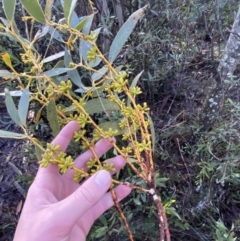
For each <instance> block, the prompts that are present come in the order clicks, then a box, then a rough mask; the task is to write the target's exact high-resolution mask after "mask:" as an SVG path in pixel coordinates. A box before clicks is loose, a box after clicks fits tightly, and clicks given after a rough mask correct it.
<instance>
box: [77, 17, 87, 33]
mask: <svg viewBox="0 0 240 241" xmlns="http://www.w3.org/2000/svg"><path fill="white" fill-rule="evenodd" d="M86 21H87V18H86V17H84V19H83V20H81V21H80V22H79V23H78V24H77V26H76V27H75V29H77V30H78V31H81V30H82V29H83V27H84V25H85V23H86Z"/></svg>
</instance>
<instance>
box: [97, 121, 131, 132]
mask: <svg viewBox="0 0 240 241" xmlns="http://www.w3.org/2000/svg"><path fill="white" fill-rule="evenodd" d="M98 126H99V127H100V128H101V129H102V130H103V131H108V130H109V128H112V130H114V131H115V130H117V131H118V133H117V134H116V136H119V135H122V134H124V133H126V132H127V128H126V129H120V127H119V121H106V122H103V123H101V124H99V125H98Z"/></svg>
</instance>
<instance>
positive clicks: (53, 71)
mask: <svg viewBox="0 0 240 241" xmlns="http://www.w3.org/2000/svg"><path fill="white" fill-rule="evenodd" d="M70 70H72V69H70V68H56V69H50V70H48V71H46V72H44V74H45V75H47V76H49V77H52V76H57V75H60V74H63V73H66V72H68V71H70Z"/></svg>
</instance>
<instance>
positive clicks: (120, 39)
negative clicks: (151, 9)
mask: <svg viewBox="0 0 240 241" xmlns="http://www.w3.org/2000/svg"><path fill="white" fill-rule="evenodd" d="M146 9H147V6H145V7H143V8H140V9H139V10H137V11H136V12H134V13H133V14H132V15H131V16H130V17H129V18H128V20H127V21H126V22H125V23H124V24H123V26H122V27H121V28H120V30H119V31H118V33H117V35H116V37H115V38H114V40H113V42H112V45H111V47H110V50H109V56H108V60H109V61H110V62H111V63H113V61H114V60H115V59H116V57H117V56H118V54H119V53H120V51H121V49H122V47H123V45H124V44H125V42H126V41H127V39H128V37H129V36H130V34H131V33H132V31H133V29H134V27H135V26H136V24H137V22H138V20H139V19H140V18H141V17H142V16H143V14H144V13H145V11H146Z"/></svg>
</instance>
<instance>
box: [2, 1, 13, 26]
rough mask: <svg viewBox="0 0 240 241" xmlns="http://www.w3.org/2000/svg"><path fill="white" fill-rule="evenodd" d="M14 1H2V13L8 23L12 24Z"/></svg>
mask: <svg viewBox="0 0 240 241" xmlns="http://www.w3.org/2000/svg"><path fill="white" fill-rule="evenodd" d="M15 6H16V0H3V9H4V13H5V15H6V17H7V19H8V21H9V22H12V20H13V16H14V12H15Z"/></svg>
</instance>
